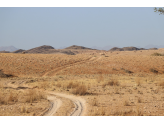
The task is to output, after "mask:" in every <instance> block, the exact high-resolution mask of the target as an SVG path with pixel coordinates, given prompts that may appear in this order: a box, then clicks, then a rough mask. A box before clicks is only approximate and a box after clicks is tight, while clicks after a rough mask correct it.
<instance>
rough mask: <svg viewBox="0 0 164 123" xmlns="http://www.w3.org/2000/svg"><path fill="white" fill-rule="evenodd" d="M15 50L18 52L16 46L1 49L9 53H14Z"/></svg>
mask: <svg viewBox="0 0 164 123" xmlns="http://www.w3.org/2000/svg"><path fill="white" fill-rule="evenodd" d="M15 50H18V49H17V48H15V47H14V46H7V47H0V51H9V52H13V51H15Z"/></svg>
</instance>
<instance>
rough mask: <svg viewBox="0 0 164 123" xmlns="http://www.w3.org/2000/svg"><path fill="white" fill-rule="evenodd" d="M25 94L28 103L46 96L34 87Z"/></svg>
mask: <svg viewBox="0 0 164 123" xmlns="http://www.w3.org/2000/svg"><path fill="white" fill-rule="evenodd" d="M25 95H26V96H25V98H24V99H25V100H24V101H25V102H28V103H32V102H34V101H38V100H40V99H45V98H46V96H45V94H44V93H42V92H39V91H36V90H34V89H30V90H28V91H27V92H26V94H25Z"/></svg>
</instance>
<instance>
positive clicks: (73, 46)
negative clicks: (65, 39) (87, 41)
mask: <svg viewBox="0 0 164 123" xmlns="http://www.w3.org/2000/svg"><path fill="white" fill-rule="evenodd" d="M65 49H76V50H84V49H85V50H93V49H91V48H87V47H83V46H77V45H72V46H70V47H67V48H65Z"/></svg>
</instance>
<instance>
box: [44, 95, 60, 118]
mask: <svg viewBox="0 0 164 123" xmlns="http://www.w3.org/2000/svg"><path fill="white" fill-rule="evenodd" d="M47 99H48V100H50V108H49V110H48V111H47V112H45V113H44V114H43V116H53V115H54V114H55V113H56V111H57V110H58V109H59V108H60V106H61V105H62V101H61V100H60V99H57V98H56V97H55V96H52V95H49V96H48V97H47Z"/></svg>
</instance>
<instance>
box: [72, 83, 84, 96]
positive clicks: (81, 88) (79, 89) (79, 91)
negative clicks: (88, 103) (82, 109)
mask: <svg viewBox="0 0 164 123" xmlns="http://www.w3.org/2000/svg"><path fill="white" fill-rule="evenodd" d="M72 93H73V94H76V95H77V94H79V95H85V94H86V93H87V88H86V86H85V85H79V86H78V87H77V88H75V89H74V90H73V91H72Z"/></svg>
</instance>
